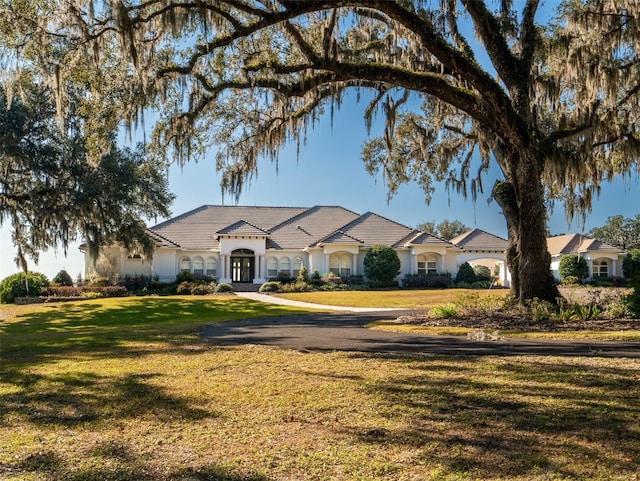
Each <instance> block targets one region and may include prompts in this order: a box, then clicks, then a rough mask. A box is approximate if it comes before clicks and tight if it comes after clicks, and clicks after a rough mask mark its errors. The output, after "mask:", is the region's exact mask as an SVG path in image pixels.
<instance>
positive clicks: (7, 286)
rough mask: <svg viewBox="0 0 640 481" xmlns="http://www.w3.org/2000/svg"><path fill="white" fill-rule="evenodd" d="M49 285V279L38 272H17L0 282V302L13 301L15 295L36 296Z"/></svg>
mask: <svg viewBox="0 0 640 481" xmlns="http://www.w3.org/2000/svg"><path fill="white" fill-rule="evenodd" d="M47 287H49V279H48V278H47V276H45V275H44V274H42V273H40V272H29V273H28V274H25V273H24V272H19V273H17V274H12V275H10V276H8V277H5V278H4V279H3V280H2V282H1V283H0V303H3V304H6V303H10V302H14V301H15V299H16V297H37V296H39V295H40V293H41V292H42V291H43V290H44V289H45V288H47Z"/></svg>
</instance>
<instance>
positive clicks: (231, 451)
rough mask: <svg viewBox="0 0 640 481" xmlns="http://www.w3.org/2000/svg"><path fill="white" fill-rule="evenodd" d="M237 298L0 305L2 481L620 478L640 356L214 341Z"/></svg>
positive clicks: (639, 412) (627, 456) (637, 432)
mask: <svg viewBox="0 0 640 481" xmlns="http://www.w3.org/2000/svg"><path fill="white" fill-rule="evenodd" d="M295 311H298V312H299V311H300V310H299V309H296V310H291V309H286V308H282V307H278V306H266V305H263V304H257V303H253V302H248V301H244V300H241V299H238V298H237V297H233V296H228V297H218V298H207V297H204V298H197V297H184V298H181V297H171V298H128V299H109V300H94V301H84V302H78V303H73V304H60V305H50V306H42V305H41V306H20V307H11V308H7V307H5V306H2V307H0V318H4V320H2V321H1V322H0V422H1V423H2V429H1V430H0V478H1V479H3V480H8V481H18V480H20V481H30V480H34V481H35V480H39V481H40V480H45V481H46V480H51V481H53V480H56V481H57V480H69V481H81V480H107V479H108V480H122V481H124V480H142V481H147V480H148V481H151V480H154V481H156V480H159V481H205V480H222V481H279V480H283V481H284V480H299V479H309V480H318V481H320V480H322V481H324V480H335V481H351V480H388V479H394V480H414V479H420V480H449V481H463V480H464V481H467V480H474V479H482V480H506V479H509V480H522V481H524V480H532V479H539V480H542V479H544V480H567V479H571V480H585V481H586V480H590V481H591V480H595V481H598V480H602V481H604V480H631V479H637V474H638V472H640V404H639V403H638V397H639V396H640V388H639V385H640V382H639V380H640V365H639V364H638V361H637V360H636V359H623V358H619V359H604V358H597V357H589V358H560V357H541V356H534V355H531V356H520V357H454V356H434V357H420V358H412V357H408V356H398V357H393V356H389V355H384V356H382V355H381V356H377V355H372V354H359V353H352V352H350V353H347V352H298V351H292V350H286V349H277V348H270V347H265V346H259V345H250V346H213V345H209V344H206V343H204V342H203V341H202V340H201V339H199V338H198V336H197V334H196V329H197V327H198V326H199V325H201V324H202V323H205V322H224V321H230V320H233V319H239V318H246V317H251V316H257V315H276V314H277V313H282V314H284V313H292V312H295Z"/></svg>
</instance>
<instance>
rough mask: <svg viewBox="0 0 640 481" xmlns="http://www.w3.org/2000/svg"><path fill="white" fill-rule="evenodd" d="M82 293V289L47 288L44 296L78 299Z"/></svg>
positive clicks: (66, 287) (67, 287)
mask: <svg viewBox="0 0 640 481" xmlns="http://www.w3.org/2000/svg"><path fill="white" fill-rule="evenodd" d="M82 291H83V288H82V287H73V286H49V287H47V289H46V290H45V291H44V294H45V295H47V296H49V297H80V295H81V294H82Z"/></svg>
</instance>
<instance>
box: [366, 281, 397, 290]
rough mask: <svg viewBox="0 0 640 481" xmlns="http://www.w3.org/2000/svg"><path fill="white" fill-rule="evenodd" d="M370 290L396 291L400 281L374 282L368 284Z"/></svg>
mask: <svg viewBox="0 0 640 481" xmlns="http://www.w3.org/2000/svg"><path fill="white" fill-rule="evenodd" d="M367 286H368V287H369V288H370V289H395V288H397V287H398V281H374V280H371V281H369V282H368V283H367Z"/></svg>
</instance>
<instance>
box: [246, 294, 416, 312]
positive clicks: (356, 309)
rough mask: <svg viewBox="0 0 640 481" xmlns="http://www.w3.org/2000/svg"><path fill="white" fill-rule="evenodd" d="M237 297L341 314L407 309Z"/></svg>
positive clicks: (249, 296)
mask: <svg viewBox="0 0 640 481" xmlns="http://www.w3.org/2000/svg"><path fill="white" fill-rule="evenodd" d="M235 295H236V296H238V297H244V298H245V299H251V300H252V301H258V302H267V303H270V304H279V305H281V306H293V307H304V308H309V309H320V310H323V311H341V312H388V311H402V310H406V309H396V308H392V307H345V306H327V305H322V304H312V303H310V302H301V301H292V300H291V299H284V298H282V297H276V296H271V295H269V294H259V293H257V292H236V293H235Z"/></svg>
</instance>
